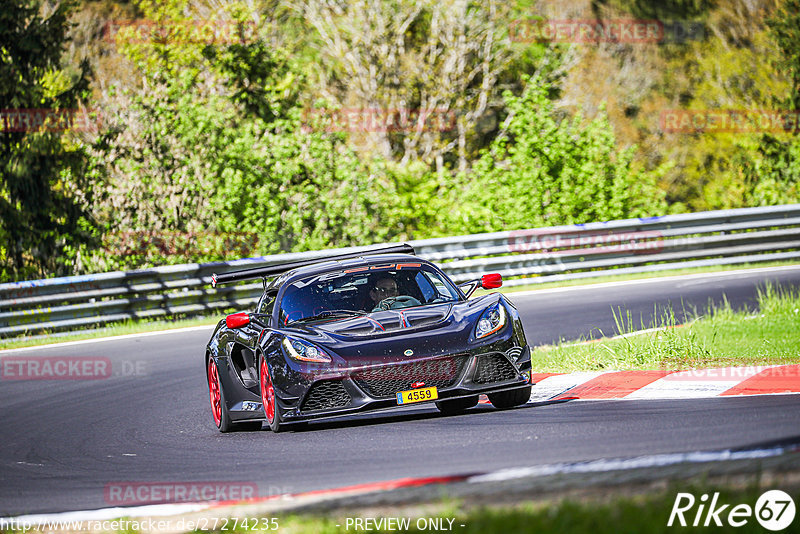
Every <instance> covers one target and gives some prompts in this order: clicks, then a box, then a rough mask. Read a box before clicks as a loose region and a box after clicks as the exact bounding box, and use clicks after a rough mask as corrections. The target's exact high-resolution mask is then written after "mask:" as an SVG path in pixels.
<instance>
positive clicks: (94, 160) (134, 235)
mask: <svg viewBox="0 0 800 534" xmlns="http://www.w3.org/2000/svg"><path fill="white" fill-rule="evenodd" d="M6 4H7V5H8V8H7V9H6V8H5V7H4V9H3V11H2V12H1V13H0V47H2V48H0V73H2V77H0V101H2V102H3V104H2V108H3V109H4V110H5V111H7V110H10V109H11V110H13V109H52V110H61V109H75V108H77V107H79V106H80V105H83V104H85V105H86V106H88V107H89V108H91V109H95V110H97V111H98V113H99V116H100V117H101V118H102V121H99V122H98V125H97V126H98V127H97V128H96V129H89V131H83V130H81V129H78V128H67V129H66V131H65V130H64V129H63V128H47V127H42V128H38V129H36V130H31V129H28V130H26V131H11V129H10V128H8V127H7V126H6V127H5V128H3V130H2V131H0V165H1V166H2V181H0V213H2V219H1V220H0V269H2V279H3V280H13V279H21V278H30V277H40V276H54V275H61V274H70V273H74V272H86V271H102V270H110V269H128V268H137V267H145V266H150V265H156V264H161V263H183V262H187V261H212V260H218V259H234V258H238V257H244V256H253V255H261V254H269V253H277V252H282V251H300V250H309V249H319V248H325V247H339V246H348V245H360V244H369V243H375V242H386V241H394V240H405V239H415V238H425V237H434V236H442V235H458V234H468V233H475V232H484V231H497V230H504V229H519V228H531V227H536V226H544V225H557V224H569V223H583V222H589V221H596V220H610V219H619V218H626V217H637V216H651V215H658V214H662V213H666V212H670V211H672V212H675V211H685V210H701V209H718V208H732V207H742V206H750V205H767V204H776V203H790V202H797V201H798V190H797V182H798V179H799V177H800V163H798V162H799V161H800V159H798V158H800V142H798V137H797V132H796V131H794V132H783V131H778V132H766V133H764V132H744V133H742V132H736V133H719V134H709V133H707V132H669V131H664V130H663V128H659V126H658V116H659V114H660V113H661V112H663V111H664V110H671V109H672V110H674V109H684V110H701V111H702V110H709V109H711V110H713V109H775V108H777V109H784V110H796V109H798V107H797V106H798V105H800V96H798V95H800V82H798V80H799V79H800V78H799V77H798V76H800V74H798V73H800V64H798V57H800V44H798V43H800V38H798V37H799V36H798V28H800V19H798V16H800V15H798V13H800V0H784V1H780V2H779V1H777V0H761V1H759V2H745V1H744V0H741V1H740V0H734V1H733V2H731V3H725V4H724V5H723V4H720V5H717V4H716V3H714V2H705V1H702V2H700V1H695V0H687V1H674V2H669V3H665V4H663V5H662V4H659V5H658V7H653V6H650V5H649V4H648V3H642V2H636V1H632V0H596V1H593V2H591V3H589V4H587V5H588V7H587V5H584V4H583V3H582V2H577V1H576V2H557V3H554V4H553V5H549V4H547V3H544V4H542V5H540V4H539V3H535V4H532V3H530V2H525V1H520V2H517V3H514V4H509V3H499V2H494V1H489V2H482V3H464V2H430V1H427V0H413V1H400V2H398V1H395V0H381V1H363V2H361V1H354V2H348V3H341V2H335V1H333V0H330V1H327V0H315V1H313V2H312V1H308V2H305V1H299V2H284V1H283V0H259V1H249V2H240V1H237V0H224V1H214V2H210V1H209V2H205V1H193V2H189V1H187V0H169V1H167V2H159V1H155V0H139V1H137V2H134V3H128V2H115V1H113V0H103V1H100V2H98V1H88V0H87V1H84V2H78V3H77V4H75V5H71V4H69V3H61V4H58V7H57V8H51V7H50V4H49V3H46V2H42V3H40V2H36V1H33V0H12V1H11V2H6ZM73 8H76V9H73ZM542 17H545V18H546V17H549V18H552V19H567V18H574V19H580V18H583V19H586V18H596V19H610V20H613V19H626V18H631V17H637V18H640V19H659V20H684V21H692V22H693V23H696V24H699V25H701V26H702V28H704V30H705V31H704V32H701V33H700V34H699V35H694V36H692V38H690V39H677V40H676V39H673V40H672V41H667V42H663V43H649V44H636V45H635V44H631V43H619V42H597V43H580V44H574V43H573V44H570V43H558V42H541V41H540V42H537V41H535V40H531V41H527V40H524V39H522V40H521V39H519V33H518V30H515V29H514V28H515V24H516V25H517V26H516V27H517V28H519V24H520V23H523V24H525V23H527V21H530V20H538V19H540V18H542ZM120 19H121V20H120ZM131 19H133V20H137V21H139V22H138V23H137V24H129V23H127V22H125V21H126V20H131ZM110 29H114V31H110ZM515 31H517V33H515ZM92 70H93V71H94V81H93V82H91V84H90V72H91V71H92Z"/></svg>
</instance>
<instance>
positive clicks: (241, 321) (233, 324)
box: [225, 312, 250, 328]
mask: <svg viewBox="0 0 800 534" xmlns="http://www.w3.org/2000/svg"><path fill="white" fill-rule="evenodd" d="M225 324H226V325H227V326H228V328H241V327H243V326H246V325H248V324H250V314H249V313H246V312H241V313H234V314H233V315H229V316H227V317H225Z"/></svg>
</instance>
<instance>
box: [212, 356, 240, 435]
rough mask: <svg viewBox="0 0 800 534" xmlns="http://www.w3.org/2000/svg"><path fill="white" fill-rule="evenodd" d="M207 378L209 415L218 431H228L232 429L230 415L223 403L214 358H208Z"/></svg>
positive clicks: (223, 394) (222, 394)
mask: <svg viewBox="0 0 800 534" xmlns="http://www.w3.org/2000/svg"><path fill="white" fill-rule="evenodd" d="M206 371H207V373H206V376H207V378H208V395H209V400H210V401H211V417H212V418H213V420H214V424H215V425H217V428H218V429H219V431H220V432H230V431H232V430H233V422H232V421H231V415H230V413H228V406H227V404H226V403H225V392H224V391H223V389H222V383H221V382H220V380H219V370H218V369H217V362H216V361H215V360H214V358H209V359H208V365H207V368H206Z"/></svg>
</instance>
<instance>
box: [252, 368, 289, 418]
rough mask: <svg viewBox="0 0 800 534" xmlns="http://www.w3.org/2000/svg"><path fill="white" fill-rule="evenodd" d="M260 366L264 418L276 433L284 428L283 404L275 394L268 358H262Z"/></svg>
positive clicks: (260, 387)
mask: <svg viewBox="0 0 800 534" xmlns="http://www.w3.org/2000/svg"><path fill="white" fill-rule="evenodd" d="M258 368H259V375H258V378H259V389H260V390H261V404H262V407H263V408H264V419H265V420H266V422H267V425H269V429H270V430H272V431H273V432H275V433H278V432H280V431H281V430H283V428H284V424H283V416H282V414H281V405H280V403H279V402H278V399H277V397H276V396H275V389H274V387H273V386H272V375H271V374H270V371H269V365H267V360H266V358H263V357H262V358H261V363H260V364H259V366H258Z"/></svg>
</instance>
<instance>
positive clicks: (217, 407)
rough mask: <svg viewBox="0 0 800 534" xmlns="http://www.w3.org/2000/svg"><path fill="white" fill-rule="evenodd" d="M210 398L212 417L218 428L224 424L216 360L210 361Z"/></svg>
mask: <svg viewBox="0 0 800 534" xmlns="http://www.w3.org/2000/svg"><path fill="white" fill-rule="evenodd" d="M208 396H209V397H210V399H211V415H213V416H214V423H216V425H217V428H219V425H220V424H222V402H221V400H220V395H219V374H217V364H216V362H214V360H209V361H208Z"/></svg>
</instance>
